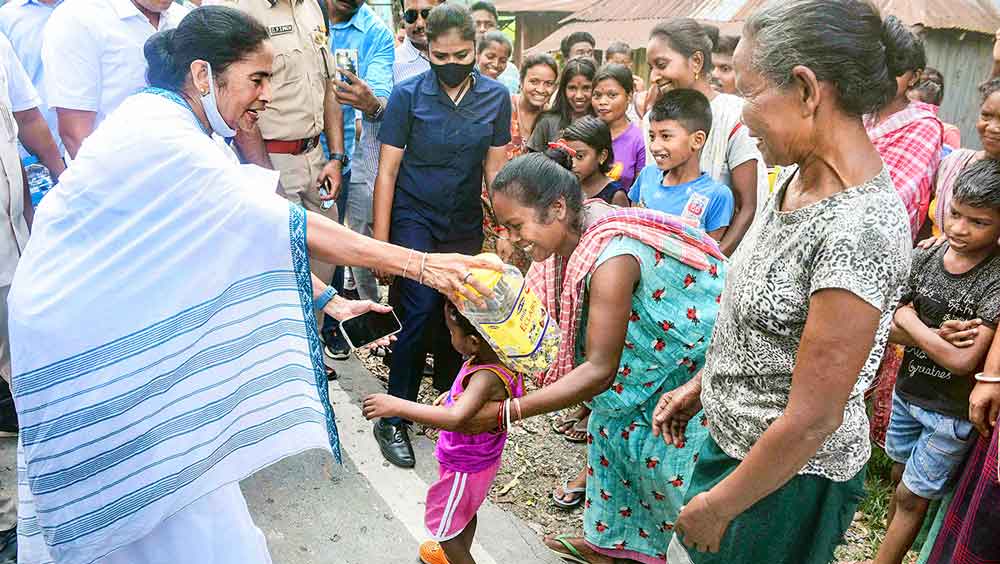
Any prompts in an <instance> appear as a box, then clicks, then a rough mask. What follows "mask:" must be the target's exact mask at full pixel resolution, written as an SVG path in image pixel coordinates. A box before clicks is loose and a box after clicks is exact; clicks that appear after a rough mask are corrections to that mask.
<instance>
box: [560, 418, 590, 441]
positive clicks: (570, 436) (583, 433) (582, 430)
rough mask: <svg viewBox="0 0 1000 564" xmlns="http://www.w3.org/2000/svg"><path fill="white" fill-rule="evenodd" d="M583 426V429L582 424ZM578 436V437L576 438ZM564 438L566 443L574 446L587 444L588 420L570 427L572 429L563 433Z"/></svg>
mask: <svg viewBox="0 0 1000 564" xmlns="http://www.w3.org/2000/svg"><path fill="white" fill-rule="evenodd" d="M581 423H582V424H583V426H582V427H581V426H580V424H581ZM574 435H576V436H574ZM563 438H564V439H566V442H570V443H573V444H581V443H585V442H587V419H586V418H584V419H580V420H579V421H577V422H576V424H575V425H573V426H572V427H570V429H569V430H568V431H566V432H564V433H563Z"/></svg>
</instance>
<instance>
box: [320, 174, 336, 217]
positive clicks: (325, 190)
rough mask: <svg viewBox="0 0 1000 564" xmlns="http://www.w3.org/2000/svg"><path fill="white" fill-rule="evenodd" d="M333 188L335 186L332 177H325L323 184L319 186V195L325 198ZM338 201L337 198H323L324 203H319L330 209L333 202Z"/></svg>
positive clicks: (325, 208)
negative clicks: (332, 184) (331, 181)
mask: <svg viewBox="0 0 1000 564" xmlns="http://www.w3.org/2000/svg"><path fill="white" fill-rule="evenodd" d="M332 189H333V187H332V186H331V185H330V179H329V178H325V179H323V185H322V186H320V187H319V195H320V196H322V197H323V198H326V197H327V196H329V195H330V191H331V190H332ZM336 203H337V200H336V198H333V199H329V200H322V203H321V204H320V205H319V207H321V208H323V209H324V210H328V209H330V208H332V207H333V204H336Z"/></svg>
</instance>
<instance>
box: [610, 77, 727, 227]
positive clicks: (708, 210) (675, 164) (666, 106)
mask: <svg viewBox="0 0 1000 564" xmlns="http://www.w3.org/2000/svg"><path fill="white" fill-rule="evenodd" d="M711 130H712V107H711V105H710V104H709V101H708V98H706V97H705V95H704V94H702V93H701V92H698V91H696V90H687V89H677V90H671V91H670V92H668V93H666V94H665V95H664V96H663V97H662V98H661V99H660V100H658V101H657V102H656V105H655V106H653V110H652V111H651V112H650V117H649V149H650V152H651V153H652V154H653V159H655V161H656V164H655V165H647V166H646V167H645V168H644V169H642V172H641V173H639V176H638V178H636V179H635V183H634V184H633V185H632V189H631V190H630V191H629V194H628V197H629V199H630V200H631V201H633V202H637V203H638V205H640V206H642V207H647V208H650V209H654V210H657V211H661V212H663V213H668V214H671V215H677V216H680V217H682V218H684V219H686V220H688V221H690V222H691V223H693V224H695V225H697V226H698V227H699V228H700V229H703V230H704V231H706V232H707V233H708V234H709V235H711V236H712V238H713V239H715V240H716V241H721V240H722V237H723V235H725V234H726V228H728V227H729V222H730V221H731V220H732V218H733V209H734V206H735V204H734V200H733V193H732V191H731V190H730V189H729V187H728V186H726V185H724V184H721V183H719V182H717V181H715V180H714V179H713V178H712V177H710V176H709V175H708V174H706V173H704V172H702V170H701V165H700V162H701V150H702V148H703V147H704V146H705V141H706V140H707V139H708V133H709V132H710V131H711Z"/></svg>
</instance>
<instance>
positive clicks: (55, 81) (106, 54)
mask: <svg viewBox="0 0 1000 564" xmlns="http://www.w3.org/2000/svg"><path fill="white" fill-rule="evenodd" d="M188 11H189V10H188V9H187V8H185V7H183V6H181V5H179V4H176V3H175V4H173V5H171V7H170V8H168V9H167V11H166V12H164V13H163V14H161V15H160V21H159V28H153V25H152V24H151V23H150V22H149V20H148V19H147V18H146V16H144V15H143V14H142V13H141V12H140V11H139V9H138V8H136V7H135V4H133V3H132V2H131V0H73V1H72V2H64V3H63V4H62V5H60V6H59V7H58V8H56V10H55V11H54V12H53V13H52V16H51V17H50V18H49V21H48V23H47V24H46V25H45V30H44V37H43V39H42V64H43V65H44V67H45V80H44V83H45V89H44V90H45V98H46V101H47V102H48V105H49V106H50V107H52V108H64V109H71V110H83V111H89V112H95V113H97V119H96V121H95V124H94V125H95V126H96V125H97V124H99V123H100V122H101V121H102V120H103V119H104V118H105V117H106V116H107V115H108V114H109V113H111V112H112V111H114V109H115V108H117V107H118V106H119V105H120V104H121V103H122V101H124V100H125V98H127V97H129V96H130V95H132V94H134V93H135V92H136V91H138V90H139V89H141V88H143V87H144V86H146V58H145V56H144V55H143V46H144V45H145V44H146V40H147V39H149V38H150V36H152V35H153V34H154V33H156V32H157V31H162V30H165V29H170V28H174V27H177V24H179V23H180V20H181V18H183V17H184V16H185V15H186V14H187V13H188Z"/></svg>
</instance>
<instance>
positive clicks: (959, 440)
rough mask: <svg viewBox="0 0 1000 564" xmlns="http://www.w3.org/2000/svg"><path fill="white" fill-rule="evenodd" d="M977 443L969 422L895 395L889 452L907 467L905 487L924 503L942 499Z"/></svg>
mask: <svg viewBox="0 0 1000 564" xmlns="http://www.w3.org/2000/svg"><path fill="white" fill-rule="evenodd" d="M975 441H976V433H975V428H974V427H973V426H972V423H971V422H969V421H968V420H966V419H959V418H957V417H952V416H950V415H944V414H941V413H937V412H935V411H928V410H926V409H923V408H921V407H918V406H916V405H913V404H912V403H910V402H908V401H906V400H904V399H902V398H900V397H899V396H898V395H897V394H895V393H893V394H892V419H891V420H890V421H889V430H888V431H887V432H886V436H885V452H886V454H887V455H889V458H891V459H892V460H893V461H895V462H897V463H899V464H905V465H906V470H904V471H903V484H905V485H906V487H907V489H909V490H910V491H911V492H913V493H914V494H916V495H918V496H920V497H922V498H924V499H941V498H942V497H944V494H945V493H947V490H948V487H949V486H950V485H951V482H952V480H954V478H955V476H956V475H957V474H958V471H959V470H960V469H961V467H962V462H963V461H964V460H965V455H966V454H968V452H969V449H970V448H971V447H972V445H973V443H975Z"/></svg>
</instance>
